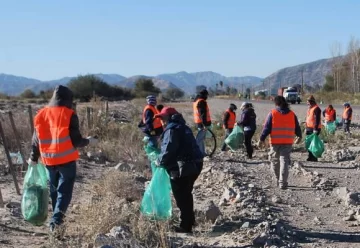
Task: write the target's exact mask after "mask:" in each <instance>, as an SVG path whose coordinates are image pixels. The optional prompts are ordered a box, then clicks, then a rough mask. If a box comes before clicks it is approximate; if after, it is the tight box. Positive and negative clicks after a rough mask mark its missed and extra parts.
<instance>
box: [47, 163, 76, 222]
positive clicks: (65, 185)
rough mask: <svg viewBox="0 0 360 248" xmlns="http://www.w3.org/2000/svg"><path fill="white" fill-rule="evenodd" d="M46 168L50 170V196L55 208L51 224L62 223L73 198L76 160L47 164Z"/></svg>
mask: <svg viewBox="0 0 360 248" xmlns="http://www.w3.org/2000/svg"><path fill="white" fill-rule="evenodd" d="M46 168H47V169H48V171H49V177H50V197H51V203H52V209H53V216H52V218H51V220H50V224H56V225H61V224H62V223H63V219H64V216H65V213H66V210H67V209H68V207H69V204H70V202H71V198H72V193H73V188H74V183H75V177H76V162H75V161H73V162H69V163H67V164H63V165H57V166H46Z"/></svg>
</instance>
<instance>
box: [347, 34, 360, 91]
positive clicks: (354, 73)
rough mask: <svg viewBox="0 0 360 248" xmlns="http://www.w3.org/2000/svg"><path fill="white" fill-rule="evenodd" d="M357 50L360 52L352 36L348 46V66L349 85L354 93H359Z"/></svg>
mask: <svg viewBox="0 0 360 248" xmlns="http://www.w3.org/2000/svg"><path fill="white" fill-rule="evenodd" d="M359 50H360V41H359V40H358V39H356V38H355V37H354V36H352V37H351V39H350V41H349V45H348V54H349V65H350V70H351V83H352V86H353V91H354V93H356V92H359V91H360V85H359V84H360V82H359V78H360V71H359V70H360V68H359V64H360V61H359V60H360V56H359Z"/></svg>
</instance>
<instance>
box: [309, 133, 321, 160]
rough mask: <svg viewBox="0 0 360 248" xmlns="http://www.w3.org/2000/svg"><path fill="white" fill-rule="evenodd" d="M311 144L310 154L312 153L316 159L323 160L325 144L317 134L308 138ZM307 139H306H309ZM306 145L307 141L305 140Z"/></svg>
mask: <svg viewBox="0 0 360 248" xmlns="http://www.w3.org/2000/svg"><path fill="white" fill-rule="evenodd" d="M308 137H309V140H310V139H311V142H310V144H309V148H308V150H309V152H311V153H312V154H313V155H314V156H315V157H316V158H321V156H322V154H323V153H324V151H325V147H324V142H323V141H322V140H321V139H320V138H319V136H318V135H316V134H311V135H309V136H308ZM308 137H306V139H307V138H308ZM305 143H306V140H305Z"/></svg>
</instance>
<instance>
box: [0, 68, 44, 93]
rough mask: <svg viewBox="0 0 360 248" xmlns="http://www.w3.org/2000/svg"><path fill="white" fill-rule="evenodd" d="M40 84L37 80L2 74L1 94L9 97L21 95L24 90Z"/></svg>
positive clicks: (0, 74)
mask: <svg viewBox="0 0 360 248" xmlns="http://www.w3.org/2000/svg"><path fill="white" fill-rule="evenodd" d="M40 83H42V82H41V81H40V80H37V79H33V78H26V77H18V76H13V75H8V74H2V73H0V92H2V93H6V94H8V95H17V94H20V93H21V92H23V91H24V89H26V88H29V87H31V86H33V85H36V84H40Z"/></svg>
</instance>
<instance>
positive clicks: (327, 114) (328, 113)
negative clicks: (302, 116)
mask: <svg viewBox="0 0 360 248" xmlns="http://www.w3.org/2000/svg"><path fill="white" fill-rule="evenodd" d="M323 117H324V118H325V121H326V123H332V122H334V121H335V120H336V110H335V109H334V107H333V105H329V106H328V107H327V108H326V109H325V110H324V111H323Z"/></svg>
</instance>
